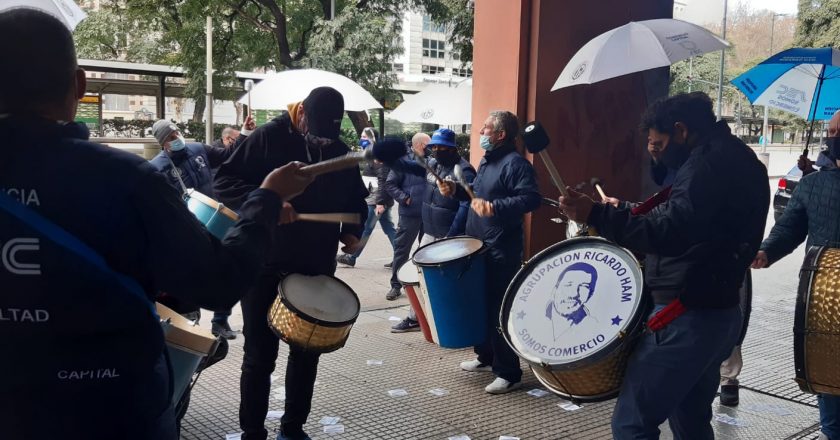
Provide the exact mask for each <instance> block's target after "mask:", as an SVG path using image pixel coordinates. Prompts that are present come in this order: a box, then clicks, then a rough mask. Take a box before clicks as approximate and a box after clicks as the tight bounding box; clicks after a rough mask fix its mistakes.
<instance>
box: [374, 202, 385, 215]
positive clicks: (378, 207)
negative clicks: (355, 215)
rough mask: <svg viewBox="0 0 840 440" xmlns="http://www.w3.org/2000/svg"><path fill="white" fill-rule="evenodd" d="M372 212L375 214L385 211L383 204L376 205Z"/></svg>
mask: <svg viewBox="0 0 840 440" xmlns="http://www.w3.org/2000/svg"><path fill="white" fill-rule="evenodd" d="M374 212H376V215H377V216H380V215H382V214H383V213H384V212H385V205H376V210H375V211H374Z"/></svg>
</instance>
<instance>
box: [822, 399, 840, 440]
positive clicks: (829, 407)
mask: <svg viewBox="0 0 840 440" xmlns="http://www.w3.org/2000/svg"><path fill="white" fill-rule="evenodd" d="M817 403H818V404H819V406H820V430H821V431H822V433H823V434H825V435H826V436H828V438H829V439H831V440H840V396H832V395H830V394H820V395H818V396H817Z"/></svg>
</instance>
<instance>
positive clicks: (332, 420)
mask: <svg viewBox="0 0 840 440" xmlns="http://www.w3.org/2000/svg"><path fill="white" fill-rule="evenodd" d="M339 420H341V417H322V418H321V422H320V423H321V424H322V425H335V424H336V423H338V421H339Z"/></svg>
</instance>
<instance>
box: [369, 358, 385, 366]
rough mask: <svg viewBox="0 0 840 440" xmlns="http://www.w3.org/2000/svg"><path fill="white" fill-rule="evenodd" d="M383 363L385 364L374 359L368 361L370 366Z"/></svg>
mask: <svg viewBox="0 0 840 440" xmlns="http://www.w3.org/2000/svg"><path fill="white" fill-rule="evenodd" d="M382 363H383V362H382V361H380V360H374V359H368V361H367V364H368V365H382Z"/></svg>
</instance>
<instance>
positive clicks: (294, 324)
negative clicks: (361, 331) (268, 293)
mask: <svg viewBox="0 0 840 440" xmlns="http://www.w3.org/2000/svg"><path fill="white" fill-rule="evenodd" d="M360 310H361V304H360V303H359V297H358V296H356V293H355V292H353V289H351V288H350V286H348V285H347V284H345V283H344V282H342V281H341V280H339V279H338V278H335V277H332V276H328V275H316V276H307V275H301V274H290V275H288V276H286V277H285V278H283V280H282V281H280V284H279V285H278V286H277V299H275V300H274V304H273V305H272V306H271V310H270V311H269V312H268V324H269V326H270V327H271V328H272V330H274V333H276V334H277V336H279V337H280V339H282V340H283V341H285V342H286V343H287V344H289V345H291V346H294V347H296V348H300V349H302V350H306V351H314V352H318V353H329V352H331V351H335V350H338V349H339V348H341V347H343V346H344V343H345V342H347V337H348V336H349V335H350V329H351V328H353V324H354V323H355V322H356V318H358V317H359V311H360Z"/></svg>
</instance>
